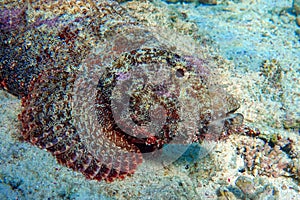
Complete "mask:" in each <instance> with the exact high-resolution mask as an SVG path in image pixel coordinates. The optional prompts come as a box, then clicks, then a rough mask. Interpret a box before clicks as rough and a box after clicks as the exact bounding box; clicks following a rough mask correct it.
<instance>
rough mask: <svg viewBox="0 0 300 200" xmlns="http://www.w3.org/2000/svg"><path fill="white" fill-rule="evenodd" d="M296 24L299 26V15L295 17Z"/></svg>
mask: <svg viewBox="0 0 300 200" xmlns="http://www.w3.org/2000/svg"><path fill="white" fill-rule="evenodd" d="M296 24H297V25H298V26H300V15H299V16H298V17H297V18H296Z"/></svg>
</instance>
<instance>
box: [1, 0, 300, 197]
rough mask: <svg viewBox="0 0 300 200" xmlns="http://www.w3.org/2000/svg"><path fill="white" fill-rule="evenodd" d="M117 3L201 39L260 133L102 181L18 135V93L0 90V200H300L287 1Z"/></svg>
mask: <svg viewBox="0 0 300 200" xmlns="http://www.w3.org/2000/svg"><path fill="white" fill-rule="evenodd" d="M70 2H72V1H70ZM295 2H296V3H297V2H298V5H299V4H300V2H299V1H295ZM1 6H2V5H1ZM122 6H124V7H125V8H126V9H127V10H128V11H129V13H130V14H131V15H133V16H134V17H136V18H138V19H139V20H140V21H142V22H143V23H144V24H146V25H149V26H151V27H166V28H168V29H173V30H174V31H176V32H178V33H180V34H185V35H188V36H189V37H192V38H194V39H196V40H198V41H199V43H200V44H202V45H203V47H204V48H206V49H207V53H210V54H211V55H212V56H211V57H213V58H214V59H215V63H216V66H218V68H217V69H216V72H215V73H218V74H219V77H220V79H219V80H217V82H219V83H220V85H222V87H223V88H224V89H225V90H226V91H228V92H229V93H231V94H232V95H233V96H234V97H235V98H237V99H238V101H239V102H240V105H241V107H240V108H239V110H238V112H239V113H242V114H243V115H244V123H245V124H246V125H247V126H248V127H251V129H253V130H255V131H256V133H255V131H254V132H253V133H252V132H251V133H249V134H248V135H242V134H237V133H234V134H232V135H230V136H228V137H227V138H225V139H223V140H220V141H217V142H211V143H203V144H201V145H197V144H193V145H191V146H190V147H189V148H188V150H187V152H185V153H184V154H183V155H182V156H181V157H180V158H178V159H177V160H176V161H175V162H173V163H171V164H169V165H166V166H163V167H156V166H155V163H151V162H146V163H144V164H142V166H140V167H139V168H138V170H137V171H136V172H135V173H134V174H133V175H132V176H130V177H126V178H125V179H124V180H117V181H114V182H112V183H106V182H104V181H101V182H98V181H95V180H87V179H86V178H85V177H84V176H83V175H82V174H81V173H78V172H75V171H73V170H71V169H69V168H67V167H64V166H62V165H59V164H58V162H57V161H56V159H55V158H54V157H53V156H51V154H50V153H48V152H47V151H45V150H41V149H39V148H38V147H35V146H33V145H31V144H29V143H27V142H24V141H22V138H21V136H20V127H21V124H20V122H19V121H18V114H19V113H20V111H21V104H20V100H19V99H18V98H16V97H14V96H12V95H10V94H8V93H7V92H5V91H3V90H0V113H1V115H0V199H295V200H296V199H300V187H299V186H300V160H299V159H300V132H299V129H300V109H299V105H300V101H299V98H300V97H299V96H300V80H299V77H300V76H299V75H300V24H298V25H297V22H296V12H295V6H294V7H293V1H292V0H283V1H282V0H264V1H260V0H232V1H230V0H222V1H218V4H217V5H202V4H196V3H174V4H171V3H170V4H167V3H166V2H164V1H158V0H153V1H129V2H123V3H122ZM299 7H300V6H299ZM299 7H298V8H299ZM299 15H300V14H299ZM181 43H185V41H181ZM181 43H180V44H181ZM186 45H188V44H186ZM258 130H259V131H258ZM258 132H259V133H258ZM211 146H213V148H209V147H211ZM172 150H174V149H172V148H170V149H168V148H166V150H165V153H166V154H168V153H169V154H171V153H172ZM145 172H147V173H145Z"/></svg>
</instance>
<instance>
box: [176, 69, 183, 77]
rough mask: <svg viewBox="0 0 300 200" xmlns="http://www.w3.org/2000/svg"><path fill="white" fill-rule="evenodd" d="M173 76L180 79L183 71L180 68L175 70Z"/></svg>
mask: <svg viewBox="0 0 300 200" xmlns="http://www.w3.org/2000/svg"><path fill="white" fill-rule="evenodd" d="M175 74H176V76H177V77H178V78H182V77H183V76H184V70H183V69H182V68H179V69H177V70H176V73H175Z"/></svg>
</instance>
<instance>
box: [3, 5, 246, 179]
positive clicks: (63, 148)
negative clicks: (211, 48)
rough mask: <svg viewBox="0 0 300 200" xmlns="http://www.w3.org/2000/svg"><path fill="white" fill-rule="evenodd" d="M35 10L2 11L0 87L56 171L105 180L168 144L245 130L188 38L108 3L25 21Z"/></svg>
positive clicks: (26, 134) (24, 132) (133, 167)
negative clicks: (15, 102) (14, 99)
mask: <svg viewBox="0 0 300 200" xmlns="http://www.w3.org/2000/svg"><path fill="white" fill-rule="evenodd" d="M36 4H38V3H35V4H34V3H33V4H32V5H27V6H19V7H18V6H14V8H9V7H5V8H1V9H2V11H3V12H4V11H5V12H6V13H7V14H6V16H3V15H1V16H0V18H1V19H0V20H1V21H0V22H1V26H0V27H1V36H0V37H1V65H0V86H1V88H2V89H4V90H6V91H7V92H9V93H11V94H13V95H16V96H18V97H19V98H21V102H22V113H21V114H20V115H19V120H20V122H21V123H22V129H21V133H22V136H23V137H24V139H25V140H26V141H28V142H30V143H32V144H33V145H36V146H38V147H39V148H42V149H46V150H47V151H49V152H50V153H51V154H52V155H54V156H55V157H56V159H57V160H58V161H59V163H61V164H62V165H65V166H67V167H69V168H71V169H73V170H76V171H80V172H81V173H82V174H84V175H85V176H86V177H87V178H89V179H95V180H105V181H108V182H111V181H113V180H115V179H116V178H118V179H123V178H124V177H126V176H127V175H131V174H133V173H134V172H135V171H136V169H137V167H138V165H140V164H141V163H142V162H143V159H145V156H148V155H154V154H155V152H157V151H159V150H161V149H163V147H164V146H165V145H166V144H170V143H174V144H190V143H192V142H201V141H203V140H205V139H208V140H218V139H220V138H221V137H222V134H224V133H226V132H228V131H230V130H231V129H234V128H236V127H237V126H239V125H240V124H242V121H243V116H242V115H241V114H238V113H234V112H235V111H236V110H237V109H238V108H239V104H238V103H237V101H236V100H235V99H234V98H233V97H232V96H231V95H229V94H227V93H225V92H224V91H223V90H222V89H221V88H220V87H218V86H217V85H216V84H215V83H214V79H216V76H215V75H214V73H213V72H212V69H211V68H210V63H211V62H212V61H211V60H212V59H210V58H209V56H204V55H203V50H201V48H197V47H190V46H189V45H187V46H182V45H180V44H179V43H180V41H181V42H182V41H183V42H182V44H184V43H185V41H190V39H188V38H185V37H184V36H179V35H178V36H176V37H175V36H174V37H173V36H172V35H176V34H174V33H170V32H171V31H169V32H168V30H164V29H159V28H158V27H155V28H153V27H148V26H145V25H142V24H140V23H139V22H138V21H137V20H136V19H135V18H133V17H131V16H130V15H129V14H128V13H127V12H126V10H124V8H122V7H121V6H120V5H118V4H117V3H115V2H111V1H87V5H89V6H90V7H89V8H88V9H81V11H80V12H78V13H72V12H67V11H66V13H64V14H63V15H62V14H61V13H57V12H60V11H57V10H55V11H54V10H53V12H52V14H53V15H50V16H52V17H48V18H46V17H44V18H43V17H39V18H37V17H36V18H34V15H33V19H32V18H30V16H32V15H29V14H28V13H29V12H31V11H32V10H31V11H30V9H33V8H35V6H36V7H38V6H40V5H36ZM36 10H37V9H36ZM39 10H42V9H39ZM2 11H1V13H3V12H2ZM172 38H173V39H172ZM159 155H160V154H156V155H155V156H159Z"/></svg>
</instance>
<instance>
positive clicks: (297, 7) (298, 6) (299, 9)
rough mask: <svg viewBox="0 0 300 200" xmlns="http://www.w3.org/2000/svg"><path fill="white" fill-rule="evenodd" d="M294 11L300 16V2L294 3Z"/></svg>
mask: <svg viewBox="0 0 300 200" xmlns="http://www.w3.org/2000/svg"><path fill="white" fill-rule="evenodd" d="M293 9H294V11H295V13H296V15H300V0H294V1H293Z"/></svg>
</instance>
